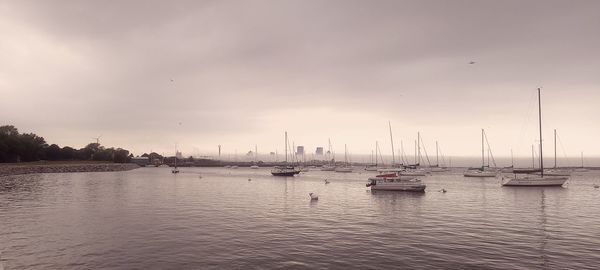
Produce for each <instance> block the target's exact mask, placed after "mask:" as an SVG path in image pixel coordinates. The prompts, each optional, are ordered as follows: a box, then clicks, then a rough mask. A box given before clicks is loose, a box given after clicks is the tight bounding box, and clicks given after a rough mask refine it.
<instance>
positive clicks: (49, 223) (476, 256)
mask: <svg viewBox="0 0 600 270" xmlns="http://www.w3.org/2000/svg"><path fill="white" fill-rule="evenodd" d="M181 171H182V172H181V173H180V174H179V175H172V174H171V173H170V170H169V169H168V168H141V169H137V170H133V171H128V172H107V173H72V174H38V175H22V176H12V177H4V178H0V252H1V255H0V256H1V259H0V262H1V263H3V264H4V267H5V268H6V270H12V269H383V268H386V269H390V268H406V269H435V268H437V269H441V268H451V269H468V268H480V269H568V268H571V269H584V268H588V269H597V268H598V266H597V265H598V262H600V208H599V206H600V203H599V200H600V189H595V188H594V187H593V185H594V184H596V183H599V184H600V173H598V172H587V173H584V174H583V175H574V176H573V177H572V178H571V180H570V182H569V184H568V185H567V187H566V188H510V187H500V184H499V179H493V178H492V179H478V178H463V177H462V175H461V174H460V172H459V171H456V172H453V173H446V174H443V175H432V176H428V177H425V178H423V180H424V181H425V182H426V184H427V190H426V192H425V193H424V194H411V193H394V192H383V193H382V192H378V193H375V192H370V191H369V190H368V189H367V188H366V187H365V183H366V178H367V177H368V176H369V175H372V174H370V173H366V172H362V173H351V174H340V173H334V172H320V171H311V172H307V173H303V174H302V175H300V176H298V177H291V178H285V177H283V178H282V177H273V176H271V175H270V174H269V170H268V169H262V168H261V169H259V170H251V169H247V168H239V169H224V168H183V169H182V170H181ZM249 178H250V179H251V181H249V180H248V179H249ZM326 178H327V179H329V181H330V182H331V183H330V184H325V183H324V179H326ZM441 188H445V189H446V190H448V192H447V193H441V192H438V190H439V189H441ZM309 192H314V193H317V194H319V200H318V201H312V202H311V201H310V198H309V196H308V193H309Z"/></svg>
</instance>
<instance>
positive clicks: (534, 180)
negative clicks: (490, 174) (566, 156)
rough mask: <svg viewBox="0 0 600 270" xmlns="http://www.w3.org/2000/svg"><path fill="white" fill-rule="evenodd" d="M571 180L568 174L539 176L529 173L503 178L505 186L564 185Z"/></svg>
mask: <svg viewBox="0 0 600 270" xmlns="http://www.w3.org/2000/svg"><path fill="white" fill-rule="evenodd" d="M567 180H569V177H566V176H545V177H541V176H537V175H528V176H524V177H522V178H517V177H514V178H507V180H506V179H502V185H503V186H562V185H563V184H564V183H565V182H567Z"/></svg>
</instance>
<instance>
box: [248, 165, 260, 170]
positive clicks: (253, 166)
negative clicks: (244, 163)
mask: <svg viewBox="0 0 600 270" xmlns="http://www.w3.org/2000/svg"><path fill="white" fill-rule="evenodd" d="M258 168H260V167H258V165H252V166H250V169H255V170H256V169H258Z"/></svg>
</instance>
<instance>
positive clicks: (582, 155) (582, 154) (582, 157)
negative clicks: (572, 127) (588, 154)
mask: <svg viewBox="0 0 600 270" xmlns="http://www.w3.org/2000/svg"><path fill="white" fill-rule="evenodd" d="M581 168H583V152H581Z"/></svg>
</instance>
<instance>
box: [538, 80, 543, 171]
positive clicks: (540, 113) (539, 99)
mask: <svg viewBox="0 0 600 270" xmlns="http://www.w3.org/2000/svg"><path fill="white" fill-rule="evenodd" d="M540 92H541V89H540V88H538V108H539V111H538V112H539V120H540V170H542V172H541V175H542V177H544V152H543V149H544V146H543V144H544V143H543V142H542V95H541V93H540Z"/></svg>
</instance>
